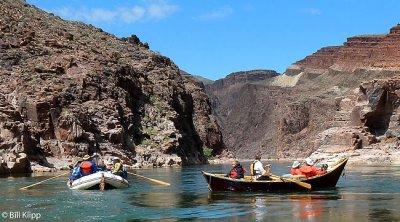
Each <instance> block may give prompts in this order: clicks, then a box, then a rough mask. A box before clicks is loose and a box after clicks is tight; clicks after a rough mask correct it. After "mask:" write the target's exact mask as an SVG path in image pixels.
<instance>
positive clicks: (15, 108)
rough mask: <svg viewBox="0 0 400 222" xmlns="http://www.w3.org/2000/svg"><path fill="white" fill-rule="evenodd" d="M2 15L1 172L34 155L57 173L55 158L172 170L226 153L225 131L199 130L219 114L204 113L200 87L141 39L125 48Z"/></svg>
mask: <svg viewBox="0 0 400 222" xmlns="http://www.w3.org/2000/svg"><path fill="white" fill-rule="evenodd" d="M0 11H1V14H2V16H1V19H0V37H1V38H0V49H1V50H0V84H1V87H0V102H1V104H0V105H1V107H2V109H1V110H0V114H1V115H2V121H1V123H0V125H1V126H0V127H1V133H0V143H1V144H0V146H1V150H0V151H1V152H2V153H1V155H4V158H3V160H2V162H5V161H6V160H5V155H8V154H10V155H11V154H12V155H14V156H18V155H19V154H20V153H25V154H27V157H28V159H29V160H30V161H32V162H35V163H38V164H41V165H44V166H48V167H51V166H52V164H54V163H49V162H48V161H47V158H48V157H51V158H52V159H56V160H57V159H63V160H67V162H68V161H70V163H73V161H74V160H75V159H76V157H82V156H83V155H85V154H92V153H94V152H97V153H100V154H101V155H103V156H119V157H121V158H122V160H123V161H124V163H126V164H135V165H136V166H138V167H142V166H169V165H181V164H196V163H206V162H207V160H206V158H205V157H204V155H203V146H204V144H206V145H207V146H210V148H211V149H216V150H219V149H221V144H220V143H221V141H220V139H221V138H220V135H219V134H220V132H219V128H218V126H217V125H216V123H210V124H211V126H209V127H206V128H205V129H204V130H203V128H204V127H203V126H199V125H196V124H208V123H209V122H210V121H211V120H210V121H209V122H207V121H208V120H207V121H206V120H204V121H198V120H201V119H202V118H203V115H205V116H204V118H205V119H207V118H209V112H210V110H209V109H207V108H206V109H207V110H206V111H205V112H200V111H196V110H195V109H197V107H198V105H197V102H198V101H197V100H196V99H197V98H195V96H196V95H195V94H196V93H194V92H193V89H191V88H190V89H187V88H186V85H190V84H191V83H190V82H191V80H184V79H183V78H182V76H181V74H180V71H179V69H178V67H177V66H176V65H175V64H174V63H173V62H172V61H171V60H170V59H169V58H167V57H164V56H162V55H160V54H157V53H154V52H152V51H150V50H149V46H148V45H147V44H146V43H141V42H140V40H139V39H138V38H137V37H136V36H134V35H133V36H131V37H129V38H123V39H119V38H117V37H115V36H113V35H111V34H108V33H105V32H103V31H102V30H101V29H98V28H95V27H93V26H90V25H85V24H83V23H80V22H67V21H64V20H62V19H60V18H59V17H57V16H54V15H52V14H48V13H46V12H44V11H41V10H40V9H37V8H36V7H33V6H30V5H28V4H27V3H25V2H24V1H20V0H16V1H14V0H4V1H1V2H0ZM195 91H196V92H197V94H201V91H202V89H201V88H198V89H195ZM201 100H202V101H206V99H204V98H201ZM212 124H213V125H212ZM202 127H203V128H202ZM197 130H199V132H197ZM209 134H211V135H209ZM214 134H215V135H217V136H215V135H214ZM202 139H204V141H202ZM213 146H215V147H213ZM21 155H22V154H21ZM53 157H54V158H53ZM16 158H18V157H16ZM26 169H27V170H26V171H29V170H28V167H27V168H26Z"/></svg>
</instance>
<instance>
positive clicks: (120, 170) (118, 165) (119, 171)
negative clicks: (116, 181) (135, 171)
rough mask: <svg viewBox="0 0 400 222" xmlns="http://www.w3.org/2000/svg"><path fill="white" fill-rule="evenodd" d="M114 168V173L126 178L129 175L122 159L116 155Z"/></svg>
mask: <svg viewBox="0 0 400 222" xmlns="http://www.w3.org/2000/svg"><path fill="white" fill-rule="evenodd" d="M113 163H114V165H113V168H112V171H111V172H112V173H113V174H115V175H118V176H120V177H122V178H124V179H126V178H127V177H128V174H127V172H126V170H125V169H124V166H123V165H122V163H121V159H120V158H118V157H114V158H113Z"/></svg>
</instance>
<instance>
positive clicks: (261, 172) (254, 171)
mask: <svg viewBox="0 0 400 222" xmlns="http://www.w3.org/2000/svg"><path fill="white" fill-rule="evenodd" d="M270 166H271V165H269V164H268V165H266V167H267V168H268V170H265V169H264V167H263V164H262V163H261V155H259V154H257V155H256V156H255V160H254V161H253V162H252V163H251V164H250V174H251V176H253V179H255V180H267V179H269V174H270V173H269V167H270Z"/></svg>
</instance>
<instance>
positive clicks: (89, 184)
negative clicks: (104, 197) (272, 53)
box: [67, 172, 129, 190]
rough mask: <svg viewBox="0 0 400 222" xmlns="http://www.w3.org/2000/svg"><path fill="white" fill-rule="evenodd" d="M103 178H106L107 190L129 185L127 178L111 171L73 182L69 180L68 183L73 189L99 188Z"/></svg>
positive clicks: (105, 187) (105, 186)
mask: <svg viewBox="0 0 400 222" xmlns="http://www.w3.org/2000/svg"><path fill="white" fill-rule="evenodd" d="M102 180H104V189H105V190H108V189H120V188H126V187H129V182H128V181H127V180H125V179H124V178H122V177H120V176H118V175H114V174H112V173H111V172H97V173H93V174H90V175H87V176H84V177H81V178H79V179H77V180H74V181H73V182H72V184H70V183H69V182H68V183H67V185H68V187H69V188H70V189H72V190H99V189H100V184H101V183H102Z"/></svg>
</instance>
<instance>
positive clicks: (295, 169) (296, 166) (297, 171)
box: [290, 160, 302, 176]
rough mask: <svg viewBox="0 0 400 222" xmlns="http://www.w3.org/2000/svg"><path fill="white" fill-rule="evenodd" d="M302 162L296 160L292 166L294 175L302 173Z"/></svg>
mask: <svg viewBox="0 0 400 222" xmlns="http://www.w3.org/2000/svg"><path fill="white" fill-rule="evenodd" d="M300 165H301V164H300V162H299V161H297V160H296V161H294V162H293V164H292V168H290V174H291V175H293V176H298V175H302V173H301V171H300Z"/></svg>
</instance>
